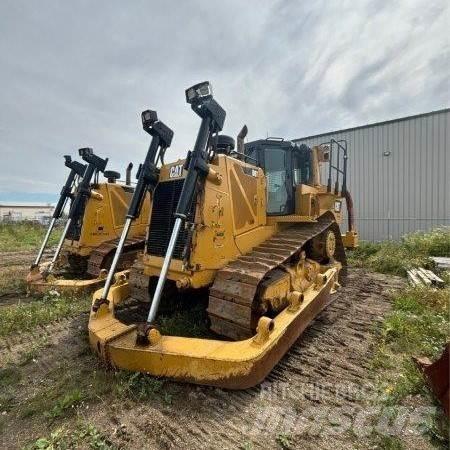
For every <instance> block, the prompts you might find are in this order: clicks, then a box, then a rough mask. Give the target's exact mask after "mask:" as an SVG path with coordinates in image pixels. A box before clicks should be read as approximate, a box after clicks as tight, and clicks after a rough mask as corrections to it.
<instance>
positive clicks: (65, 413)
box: [0, 252, 431, 449]
mask: <svg viewBox="0 0 450 450" xmlns="http://www.w3.org/2000/svg"><path fill="white" fill-rule="evenodd" d="M25 253H26V252H22V253H21V254H20V255H19V254H16V255H12V254H11V255H9V256H8V258H10V261H11V264H12V263H14V264H15V265H20V264H29V256H30V255H29V254H25ZM0 258H2V259H1V263H0V276H2V275H1V273H2V272H1V271H2V270H4V268H5V267H7V266H8V264H7V263H6V262H5V261H6V260H5V259H4V258H5V255H4V254H3V255H1V256H0ZM21 258H22V259H21ZM25 260H26V263H25V262H24V261H25ZM3 276H4V275H3ZM403 286H404V281H403V280H402V279H400V278H397V277H392V276H385V275H380V274H375V273H369V272H367V271H364V270H362V269H352V268H351V269H350V270H349V277H348V282H347V285H346V286H345V287H342V288H341V289H340V290H339V291H338V293H337V294H335V301H334V302H333V303H332V304H331V305H330V306H329V307H328V308H327V309H326V310H325V311H324V312H323V313H322V314H321V315H320V316H319V317H318V318H317V319H316V320H315V321H314V322H313V324H312V325H311V326H310V327H309V328H308V329H307V331H306V332H305V333H304V334H303V336H302V337H301V338H300V339H299V341H298V342H297V343H296V344H295V345H294V346H293V347H292V348H291V350H290V351H289V352H288V354H287V355H286V356H285V357H284V358H283V359H282V361H281V362H280V363H279V364H278V365H277V366H276V367H275V368H274V369H273V371H272V372H271V374H270V375H269V376H268V378H267V379H266V381H265V382H264V383H263V384H262V385H261V386H258V387H255V388H253V389H248V390H244V391H225V390H222V389H216V388H210V387H202V386H194V385H188V384H179V383H174V382H170V381H164V380H162V381H161V380H156V379H151V381H149V382H148V383H147V384H145V386H144V387H145V389H144V388H143V387H142V385H139V384H137V383H135V384H133V383H131V384H130V383H129V381H128V382H127V383H128V384H127V385H126V386H127V389H128V390H126V389H124V388H123V386H124V384H123V378H121V377H120V374H115V373H114V372H112V371H111V370H108V369H106V368H105V367H103V366H102V365H101V364H100V363H99V361H98V360H97V358H96V357H95V355H93V354H92V353H91V352H90V349H89V346H88V342H87V336H86V335H87V332H86V330H87V320H88V311H87V310H86V311H85V312H82V313H80V314H77V315H75V316H73V317H67V318H65V319H63V320H59V321H57V322H54V323H51V324H50V325H47V326H43V327H38V328H37V329H35V330H34V332H32V333H26V334H20V335H14V336H12V337H8V338H0V367H2V368H3V369H2V370H3V371H8V373H9V374H10V378H9V379H10V382H9V383H8V384H7V385H6V386H4V387H3V388H2V389H5V392H4V398H3V404H2V405H1V406H0V448H5V449H13V448H21V447H23V446H24V445H26V444H28V443H30V442H33V441H35V440H36V439H37V438H39V437H42V436H49V435H50V434H51V432H53V431H54V430H57V429H62V430H63V432H64V433H66V434H70V433H71V432H72V431H73V430H75V429H77V427H80V426H83V424H89V425H91V426H93V427H95V430H98V432H99V434H100V436H101V439H100V438H99V440H100V441H101V443H102V445H104V447H101V446H100V445H97V446H96V443H97V444H98V442H97V441H95V442H90V444H86V443H85V442H86V441H83V442H84V443H82V442H81V441H80V443H77V442H76V441H75V443H73V442H72V444H71V445H73V446H75V447H83V446H85V447H89V446H90V447H91V448H110V447H112V448H126V449H135V448H136V449H137V448H149V449H170V448H208V449H216V448H221V449H228V448H230V449H236V448H242V449H252V448H265V449H269V448H304V449H309V448H311V449H312V448H314V449H318V448H323V449H329V448H334V449H348V448H377V444H376V443H374V442H375V441H374V434H376V435H377V436H378V435H379V433H380V432H383V430H384V429H386V428H387V431H386V433H387V434H389V433H392V432H393V431H392V427H394V426H397V427H398V426H400V425H399V424H398V423H396V424H394V425H392V424H391V422H389V420H388V421H387V422H383V420H385V417H384V416H383V412H382V411H381V413H380V411H379V410H378V409H377V408H376V407H375V408H374V407H373V399H374V398H375V397H376V395H378V393H377V392H376V390H375V387H374V386H375V383H374V379H373V370H372V367H371V361H372V358H373V346H374V344H375V343H376V340H377V324H378V323H379V322H380V321H381V320H382V318H383V316H384V315H385V314H386V312H387V311H388V310H389V308H390V301H389V291H390V290H392V289H401V288H402V287H403ZM21 298H22V300H23V297H21V296H17V297H16V299H15V300H16V301H19V300H20V299H21ZM7 299H8V300H7V301H8V303H10V302H11V296H8V297H7ZM1 302H2V298H1V297H0V306H1ZM0 314H1V307H0ZM128 380H129V378H128ZM141 381H142V380H141ZM74 389H75V391H74ZM144 390H145V392H144V394H145V395H143V391H144ZM74 392H76V393H77V394H76V395H78V397H77V396H75V400H77V399H78V400H77V401H74V402H73V403H72V404H71V402H70V399H71V398H72V397H73V396H74V395H75V394H74ZM149 392H150V394H149ZM5 393H6V395H5ZM141 394H142V395H141ZM71 395H72V397H71ZM58 396H59V397H58ZM64 396H65V397H64ZM60 397H62V398H63V400H62V401H60V400H58V398H60ZM67 398H68V399H69V400H64V399H67ZM55 401H56V403H55ZM53 404H56V405H57V406H56V407H55V406H52V405H53ZM58 405H59V406H58ZM67 405H69V407H67ZM58 408H59V409H58ZM403 416H404V419H405V420H403V422H402V423H401V426H400V428H401V429H400V428H399V429H396V430H394V432H397V433H400V434H401V435H402V440H403V441H404V442H406V443H407V446H408V447H409V448H431V446H430V444H429V442H428V441H427V440H426V439H424V438H423V437H422V436H421V435H420V434H418V433H416V432H415V430H414V427H413V425H414V424H413V423H412V422H411V420H412V419H411V417H410V415H409V412H408V411H407V410H405V411H404V414H403ZM410 419H411V420H410ZM380 421H381V422H380ZM397 422H398V421H397ZM410 422H411V423H410ZM383 427H384V428H383ZM77 436H78V435H77ZM96 436H97V435H96ZM97 437H98V436H97ZM97 437H96V439H97ZM91 441H92V440H91Z"/></svg>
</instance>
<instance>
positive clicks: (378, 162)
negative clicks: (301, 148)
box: [295, 109, 450, 241]
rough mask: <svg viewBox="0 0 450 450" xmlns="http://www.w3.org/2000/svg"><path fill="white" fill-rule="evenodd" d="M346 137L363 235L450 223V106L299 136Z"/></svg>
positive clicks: (316, 139) (395, 234) (378, 236)
mask: <svg viewBox="0 0 450 450" xmlns="http://www.w3.org/2000/svg"><path fill="white" fill-rule="evenodd" d="M332 138H333V139H335V140H340V139H345V140H346V141H347V145H348V155H349V159H348V185H349V190H350V192H351V194H352V196H353V200H354V204H355V218H356V225H357V228H358V231H359V233H360V237H361V239H365V240H371V241H379V240H384V239H397V238H399V237H400V236H402V235H403V234H405V233H408V232H410V231H416V230H426V229H429V228H432V227H436V226H438V225H450V180H449V178H450V145H449V141H450V109H443V110H439V111H433V112H430V113H425V114H418V115H415V116H409V117H404V118H401V119H395V120H389V121H386V122H378V123H373V124H369V125H364V126H360V127H355V128H348V129H345V130H338V131H332V132H329V133H324V134H319V135H315V136H307V137H303V138H300V139H295V141H296V142H297V143H305V144H307V145H309V146H310V147H311V146H313V145H318V144H321V143H324V142H327V141H329V140H330V139H332Z"/></svg>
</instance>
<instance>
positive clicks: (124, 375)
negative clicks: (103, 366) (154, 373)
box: [115, 371, 171, 401]
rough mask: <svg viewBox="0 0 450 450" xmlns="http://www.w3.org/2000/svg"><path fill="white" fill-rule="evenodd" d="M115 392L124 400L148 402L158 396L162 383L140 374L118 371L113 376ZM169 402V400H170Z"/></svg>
mask: <svg viewBox="0 0 450 450" xmlns="http://www.w3.org/2000/svg"><path fill="white" fill-rule="evenodd" d="M115 377H116V384H115V390H116V392H117V393H118V394H119V395H120V396H123V397H125V398H131V399H135V400H148V399H152V398H154V397H155V396H156V395H157V394H160V393H161V392H162V389H163V385H164V381H163V380H160V379H158V378H155V377H151V376H149V375H146V374H143V373H140V372H126V371H119V372H116V374H115ZM170 401H171V400H170Z"/></svg>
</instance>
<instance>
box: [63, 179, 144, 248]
mask: <svg viewBox="0 0 450 450" xmlns="http://www.w3.org/2000/svg"><path fill="white" fill-rule="evenodd" d="M132 196H133V188H132V187H131V186H126V185H124V184H119V183H100V184H98V185H96V186H94V188H93V192H92V193H91V197H90V198H89V200H88V201H87V203H86V207H85V210H84V214H83V219H82V227H81V233H80V236H79V238H77V239H70V238H68V239H66V240H65V242H64V247H63V248H64V250H65V251H66V252H68V253H72V254H77V255H80V256H89V255H90V254H91V252H92V251H93V250H94V249H96V248H98V247H99V246H100V245H101V244H103V243H104V242H108V241H111V240H114V239H117V238H119V237H120V234H121V233H122V229H123V225H124V223H125V217H126V214H127V210H128V206H129V204H130V202H131V198H132ZM149 207H150V202H149V195H147V199H146V201H145V202H144V205H143V207H142V211H141V215H140V216H139V217H138V218H137V219H136V220H135V221H134V222H133V224H132V226H131V228H130V234H129V236H130V237H134V236H144V235H145V233H146V231H147V227H148V217H149Z"/></svg>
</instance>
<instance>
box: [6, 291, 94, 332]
mask: <svg viewBox="0 0 450 450" xmlns="http://www.w3.org/2000/svg"><path fill="white" fill-rule="evenodd" d="M90 304H91V300H90V298H89V297H88V296H82V297H70V296H59V295H58V296H57V295H53V296H50V295H47V296H45V297H44V298H43V299H36V300H35V301H32V302H27V303H18V304H15V305H10V306H5V307H2V309H1V314H0V336H8V335H10V334H12V333H17V332H26V331H30V330H32V329H33V328H35V327H36V326H37V325H47V324H49V323H51V322H53V321H54V320H57V319H60V318H62V317H67V316H70V315H72V314H76V313H79V312H82V311H87V310H88V309H89V307H90Z"/></svg>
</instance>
